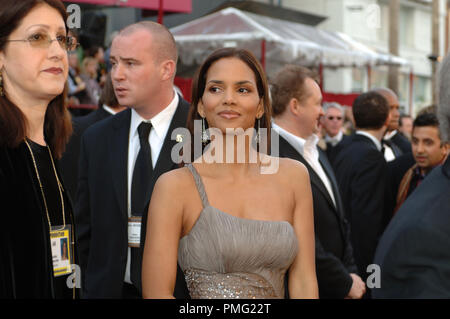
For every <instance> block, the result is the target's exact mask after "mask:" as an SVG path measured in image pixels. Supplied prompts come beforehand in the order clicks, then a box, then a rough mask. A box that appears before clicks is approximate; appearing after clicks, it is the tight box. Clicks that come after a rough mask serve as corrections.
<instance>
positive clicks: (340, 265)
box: [279, 136, 357, 299]
mask: <svg viewBox="0 0 450 319" xmlns="http://www.w3.org/2000/svg"><path fill="white" fill-rule="evenodd" d="M279 139H280V140H279V141H280V144H279V145H280V150H279V156H280V157H288V158H291V159H294V160H297V161H299V162H301V163H303V164H304V165H305V166H306V168H307V169H308V172H309V176H310V179H311V190H312V195H313V205H314V228H315V229H314V231H315V235H316V272H317V280H318V285H319V294H320V298H341V299H343V298H344V297H346V296H347V295H348V292H349V291H350V288H351V286H352V283H353V280H352V278H351V277H350V273H357V268H356V264H355V261H354V258H353V249H352V246H351V244H350V231H349V226H348V223H347V221H346V220H345V217H344V208H343V205H342V201H341V196H340V194H339V190H338V187H337V183H336V180H335V177H334V173H333V170H332V168H331V165H330V164H329V162H328V160H327V158H326V155H325V153H324V152H323V151H322V150H319V154H320V155H319V161H320V163H321V165H322V167H323V169H324V171H325V173H326V174H327V176H328V178H329V180H330V182H331V185H332V188H333V194H334V197H335V200H336V204H337V207H336V206H335V205H334V204H333V201H332V199H331V197H330V195H329V193H328V191H327V189H326V187H325V185H324V184H323V182H322V180H321V179H320V177H319V176H318V175H317V174H316V172H315V171H314V169H313V168H312V167H311V166H310V165H309V164H308V162H307V161H306V160H305V159H304V157H303V156H302V155H301V154H299V153H298V152H297V150H296V149H295V148H294V147H292V146H291V145H290V144H289V143H288V142H287V141H286V140H285V139H284V138H283V137H281V136H280V137H279Z"/></svg>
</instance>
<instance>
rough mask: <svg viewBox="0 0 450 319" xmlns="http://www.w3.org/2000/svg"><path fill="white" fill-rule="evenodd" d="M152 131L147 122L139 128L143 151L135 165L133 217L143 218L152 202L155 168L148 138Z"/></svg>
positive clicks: (132, 184) (132, 191) (132, 190)
mask: <svg viewBox="0 0 450 319" xmlns="http://www.w3.org/2000/svg"><path fill="white" fill-rule="evenodd" d="M151 129H152V124H151V123H146V122H142V123H141V124H139V127H138V133H139V142H140V144H141V149H140V150H139V153H138V155H137V158H136V163H135V164H134V170H133V179H132V182H131V215H133V216H142V214H143V213H144V209H145V205H146V204H147V202H148V201H149V200H150V194H149V193H150V179H151V177H152V172H153V167H152V154H151V150H150V144H149V142H148V136H149V134H150V130H151Z"/></svg>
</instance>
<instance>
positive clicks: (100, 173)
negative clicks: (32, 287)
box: [75, 98, 189, 298]
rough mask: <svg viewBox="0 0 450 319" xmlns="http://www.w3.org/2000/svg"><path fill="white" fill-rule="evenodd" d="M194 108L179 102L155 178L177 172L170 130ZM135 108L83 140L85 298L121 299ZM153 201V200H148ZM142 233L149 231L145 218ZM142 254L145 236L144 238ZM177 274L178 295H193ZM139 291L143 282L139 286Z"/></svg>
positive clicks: (80, 205) (79, 208)
mask: <svg viewBox="0 0 450 319" xmlns="http://www.w3.org/2000/svg"><path fill="white" fill-rule="evenodd" d="M188 109H189V104H188V103H187V102H186V101H184V100H183V99H181V98H180V102H179V104H178V107H177V110H176V112H175V114H174V116H173V119H172V122H171V124H170V127H169V130H168V132H167V135H166V137H165V140H164V144H163V147H162V149H161V152H160V154H159V157H158V161H157V163H156V166H155V168H154V171H153V176H152V179H151V180H150V185H151V190H152V191H153V186H154V184H155V182H156V180H157V179H158V177H159V176H160V175H162V174H163V173H165V172H167V171H169V170H172V169H174V168H177V167H178V166H177V164H175V163H174V162H172V159H171V149H172V147H173V146H174V145H175V143H176V141H174V140H171V132H172V131H173V130H174V129H176V128H179V127H185V126H186V119H187V114H188ZM130 121H131V110H130V109H128V110H125V111H123V112H120V113H119V114H117V115H115V116H113V117H110V118H108V119H106V120H104V121H101V122H99V123H97V124H95V125H93V126H91V127H90V128H88V129H87V130H86V132H85V134H84V135H83V137H82V141H81V156H80V169H79V172H80V174H79V182H78V195H77V197H78V200H77V204H76V210H75V217H76V221H77V223H78V239H79V247H80V263H81V269H82V274H83V275H84V276H83V284H84V286H83V293H84V295H83V297H84V298H121V297H122V287H123V282H124V276H125V268H126V262H127V252H128V236H127V233H128V232H127V225H128V212H127V193H128V191H127V162H128V136H129V128H130ZM149 200H150V198H149ZM145 217H146V216H144V218H143V219H144V221H143V223H142V225H143V226H142V227H141V228H142V229H145V225H146V222H145V219H146V218H145ZM141 238H142V240H141V253H142V247H143V241H144V239H145V235H144V237H141ZM178 270H179V273H178V275H177V285H176V287H175V292H174V294H175V297H181V298H186V297H188V293H187V287H186V283H185V281H184V276H183V275H182V273H181V274H180V271H181V270H180V269H179V268H178ZM138 285H139V287H138V288H140V281H139V283H138Z"/></svg>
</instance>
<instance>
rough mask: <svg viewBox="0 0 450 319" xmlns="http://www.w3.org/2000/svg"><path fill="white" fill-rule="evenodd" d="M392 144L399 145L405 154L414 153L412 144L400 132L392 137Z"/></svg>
mask: <svg viewBox="0 0 450 319" xmlns="http://www.w3.org/2000/svg"><path fill="white" fill-rule="evenodd" d="M391 142H392V143H394V144H395V145H397V147H398V148H399V149H400V150H401V151H402V153H403V154H406V153H411V152H412V150H411V142H410V141H409V140H408V139H407V138H406V137H404V136H403V135H402V134H400V132H398V131H397V133H395V135H394V136H392V137H391Z"/></svg>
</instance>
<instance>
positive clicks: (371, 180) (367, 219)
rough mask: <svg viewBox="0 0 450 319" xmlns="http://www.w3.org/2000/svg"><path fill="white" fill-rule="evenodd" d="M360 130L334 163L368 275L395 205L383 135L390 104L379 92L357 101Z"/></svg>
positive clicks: (361, 265) (362, 267)
mask: <svg viewBox="0 0 450 319" xmlns="http://www.w3.org/2000/svg"><path fill="white" fill-rule="evenodd" d="M353 116H354V118H355V124H356V128H357V130H356V133H355V134H353V135H352V136H351V137H350V139H349V140H348V142H347V143H345V145H344V146H343V148H342V150H341V151H340V152H339V154H338V155H337V156H336V158H335V161H334V162H333V167H334V170H335V172H336V178H337V181H338V184H339V187H340V189H341V194H342V199H343V202H344V207H345V211H346V213H347V218H348V220H349V222H350V230H351V242H352V244H353V248H354V253H355V260H356V264H357V265H358V268H359V271H360V272H361V273H362V274H365V275H364V276H363V278H364V279H366V278H367V266H368V265H370V264H372V261H373V256H374V254H375V249H376V246H377V243H378V239H379V237H380V236H381V234H382V232H383V230H384V227H385V226H386V224H387V220H388V216H387V213H388V212H389V213H390V210H391V205H392V203H390V196H389V187H388V185H389V184H388V168H387V163H386V161H385V159H384V157H383V153H382V145H381V139H382V137H383V134H384V132H385V131H386V127H387V125H388V123H389V120H390V119H389V107H388V105H387V103H386V100H385V99H384V98H383V97H382V96H381V95H380V94H378V93H375V92H368V93H363V94H361V95H360V96H358V97H357V98H356V99H355V101H354V103H353Z"/></svg>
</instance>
